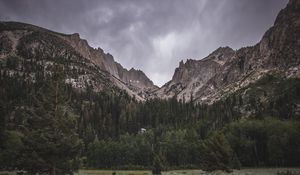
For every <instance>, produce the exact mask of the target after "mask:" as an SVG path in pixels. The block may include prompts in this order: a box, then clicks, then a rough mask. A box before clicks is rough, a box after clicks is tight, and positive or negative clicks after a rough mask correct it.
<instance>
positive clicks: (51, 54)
mask: <svg viewBox="0 0 300 175" xmlns="http://www.w3.org/2000/svg"><path fill="white" fill-rule="evenodd" d="M0 43H1V45H0V59H1V62H3V63H4V62H5V63H7V62H9V63H13V65H11V66H10V65H8V66H7V64H2V67H3V68H2V69H1V71H8V72H9V73H10V74H11V75H12V76H13V75H22V76H23V74H24V75H28V76H25V77H26V78H27V79H32V80H33V81H34V80H35V79H36V78H37V77H36V74H37V70H43V71H42V72H43V74H51V67H53V64H54V63H55V64H61V65H63V66H64V69H65V72H66V74H67V79H66V82H67V83H71V84H72V86H73V87H75V88H78V89H85V88H86V87H87V86H91V87H92V88H93V90H94V91H101V90H104V89H110V90H112V89H122V90H125V91H127V93H128V94H130V95H131V96H135V97H137V99H139V100H143V99H144V98H145V97H146V95H147V93H146V92H147V91H149V90H153V89H155V88H157V87H156V86H155V85H153V83H152V81H151V80H149V78H148V77H147V76H146V75H145V74H144V73H143V72H142V71H137V70H135V69H131V70H130V71H128V70H126V69H125V68H123V67H122V66H121V65H120V64H119V63H117V62H115V61H114V58H113V56H112V55H110V54H108V53H107V54H105V53H104V52H103V50H102V49H100V48H98V49H94V48H92V47H90V46H89V45H88V43H87V41H86V40H83V39H81V38H80V37H79V34H72V35H66V34H61V33H56V32H53V31H49V30H47V29H43V28H40V27H37V26H33V25H30V24H24V23H17V22H1V23H0Z"/></svg>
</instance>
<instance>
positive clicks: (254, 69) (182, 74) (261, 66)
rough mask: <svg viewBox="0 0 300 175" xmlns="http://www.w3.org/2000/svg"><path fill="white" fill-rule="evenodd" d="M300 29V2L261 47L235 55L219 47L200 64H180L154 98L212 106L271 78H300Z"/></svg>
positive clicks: (279, 19) (281, 16)
mask: <svg viewBox="0 0 300 175" xmlns="http://www.w3.org/2000/svg"><path fill="white" fill-rule="evenodd" d="M299 29H300V1H298V0H290V1H289V3H288V5H287V7H286V8H285V9H283V10H281V11H280V13H279V14H278V16H277V18H276V21H275V23H274V25H273V26H272V27H271V28H270V29H269V30H268V31H267V32H266V33H265V34H264V36H263V37H262V39H261V41H260V42H259V43H257V44H256V45H254V46H251V47H245V48H241V49H239V50H236V51H235V50H233V49H231V48H229V47H220V48H218V49H217V50H215V51H214V52H212V53H211V54H210V55H209V56H207V57H205V58H203V59H201V60H191V59H188V60H187V61H186V62H185V63H184V62H183V61H181V62H180V63H179V67H178V68H176V70H175V73H174V75H173V78H172V80H171V81H169V82H168V83H166V84H165V85H164V86H162V87H161V88H160V89H158V90H157V91H155V92H154V94H153V95H152V97H158V98H171V97H174V96H175V97H176V98H177V99H178V100H183V101H190V100H191V99H192V100H193V101H195V102H196V103H208V104H212V103H214V102H216V101H218V100H220V99H224V98H226V97H227V96H229V95H230V94H234V93H235V92H237V91H239V90H241V89H244V91H243V93H247V90H248V88H247V87H249V86H250V85H251V84H253V83H255V82H257V81H258V80H261V79H263V78H265V77H266V76H268V75H273V76H276V77H280V79H292V78H300V65H299V63H300V37H299V35H300V32H299V31H300V30H299ZM270 84H272V83H270ZM241 93H242V92H241Z"/></svg>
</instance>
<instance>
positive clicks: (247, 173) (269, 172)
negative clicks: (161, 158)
mask: <svg viewBox="0 0 300 175" xmlns="http://www.w3.org/2000/svg"><path fill="white" fill-rule="evenodd" d="M113 172H115V173H116V174H115V175H152V173H151V171H144V170H117V171H112V170H80V171H79V173H76V175H112V173H113ZM223 174H224V175H225V174H226V175H300V168H250V169H242V170H234V171H233V172H232V173H225V172H222V171H215V172H211V173H208V172H205V171H202V170H173V171H164V172H162V175H223Z"/></svg>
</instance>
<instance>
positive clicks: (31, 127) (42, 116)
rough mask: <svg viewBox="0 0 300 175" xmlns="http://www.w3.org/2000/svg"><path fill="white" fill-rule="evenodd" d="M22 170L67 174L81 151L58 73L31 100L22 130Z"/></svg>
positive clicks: (73, 116)
mask: <svg viewBox="0 0 300 175" xmlns="http://www.w3.org/2000/svg"><path fill="white" fill-rule="evenodd" d="M24 130H25V131H24V135H25V136H24V139H23V142H24V145H25V150H24V154H23V159H24V161H23V164H22V167H21V168H23V169H24V170H27V171H28V172H30V173H37V172H38V173H45V172H47V173H50V174H52V175H55V174H66V173H70V172H71V170H72V169H73V168H74V166H75V165H74V162H75V161H76V159H77V156H78V153H79V151H80V148H81V140H80V139H79V136H78V135H77V134H76V116H75V115H74V114H73V112H72V111H71V110H70V109H69V105H68V98H67V95H66V91H65V84H64V82H63V78H62V77H61V75H59V73H57V74H56V75H54V78H53V79H52V80H50V82H49V83H47V84H45V85H44V86H43V88H41V89H40V90H39V91H38V92H37V94H36V95H35V96H34V105H33V106H32V107H31V108H30V109H28V110H27V112H26V120H25V129H24Z"/></svg>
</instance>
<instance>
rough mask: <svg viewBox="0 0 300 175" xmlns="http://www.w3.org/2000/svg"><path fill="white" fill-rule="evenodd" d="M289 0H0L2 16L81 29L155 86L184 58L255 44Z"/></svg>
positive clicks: (94, 43) (63, 29) (84, 35)
mask: <svg viewBox="0 0 300 175" xmlns="http://www.w3.org/2000/svg"><path fill="white" fill-rule="evenodd" d="M286 4H287V0H222V1H220V0H186V1H182V0H164V1H162V0H106V1H104V0H99V1H98V0H89V1H84V0H64V1H52V0H38V1H37V0H21V1H20V0H0V19H1V20H13V21H21V22H27V23H31V24H35V25H39V26H42V27H45V28H49V29H52V30H55V31H59V32H63V33H75V32H76V33H80V35H81V37H82V38H85V39H87V40H88V41H89V43H90V45H92V46H93V47H101V48H103V49H104V50H105V51H106V52H110V53H111V54H112V55H114V57H115V59H116V60H117V61H118V62H120V63H121V64H122V65H123V66H125V67H126V68H131V67H135V68H138V69H141V70H143V71H144V72H145V73H146V74H147V75H148V76H149V77H150V79H152V80H153V81H154V82H155V83H156V84H158V85H162V84H163V83H165V82H166V81H168V80H170V79H171V77H172V75H173V72H174V69H175V67H177V66H178V62H179V61H180V60H182V59H187V58H194V59H201V58H203V57H205V56H206V55H208V54H209V53H210V52H212V51H213V50H215V49H216V48H218V47H220V46H227V45H228V46H230V47H232V48H234V49H238V48H240V47H243V46H249V45H253V44H255V43H257V42H258V41H259V40H260V38H261V37H262V35H263V33H264V32H265V31H266V30H267V29H268V28H269V27H270V26H271V25H272V24H273V22H274V20H275V18H276V15H277V13H278V12H279V10H280V9H282V8H284V7H285V5H286Z"/></svg>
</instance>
